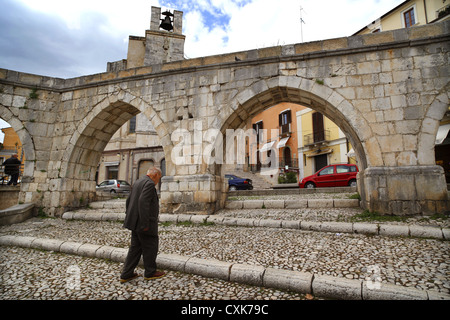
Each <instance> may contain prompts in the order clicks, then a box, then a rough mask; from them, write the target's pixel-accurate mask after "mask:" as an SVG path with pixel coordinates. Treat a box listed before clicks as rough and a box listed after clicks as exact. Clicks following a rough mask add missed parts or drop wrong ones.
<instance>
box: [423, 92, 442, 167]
mask: <svg viewBox="0 0 450 320" xmlns="http://www.w3.org/2000/svg"><path fill="white" fill-rule="evenodd" d="M449 89H450V84H447V86H445V87H444V89H443V90H441V92H440V94H438V95H436V97H435V98H434V99H433V101H432V102H431V103H430V105H429V106H428V108H427V109H426V113H425V117H424V118H423V120H422V123H421V127H420V131H419V132H420V133H419V135H418V141H417V162H418V164H419V165H435V164H436V162H435V154H434V147H435V143H436V134H437V131H438V129H439V123H440V121H441V120H442V118H443V117H444V115H445V112H446V111H447V110H448V107H449Z"/></svg>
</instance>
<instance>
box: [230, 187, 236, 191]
mask: <svg viewBox="0 0 450 320" xmlns="http://www.w3.org/2000/svg"><path fill="white" fill-rule="evenodd" d="M229 190H230V191H236V190H237V189H236V186H230V189H229Z"/></svg>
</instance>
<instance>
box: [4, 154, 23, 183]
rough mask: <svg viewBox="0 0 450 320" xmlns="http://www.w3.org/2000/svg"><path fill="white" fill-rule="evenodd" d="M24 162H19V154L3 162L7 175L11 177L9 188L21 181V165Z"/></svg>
mask: <svg viewBox="0 0 450 320" xmlns="http://www.w3.org/2000/svg"><path fill="white" fill-rule="evenodd" d="M21 164H22V162H20V160H19V156H18V155H17V154H13V155H12V156H11V158H9V159H7V160H6V161H5V162H3V165H4V166H5V173H6V174H8V175H10V176H11V179H9V182H8V186H10V185H11V184H13V185H17V180H19V173H20V168H19V167H20V165H21Z"/></svg>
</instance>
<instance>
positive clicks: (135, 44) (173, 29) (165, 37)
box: [107, 7, 186, 72]
mask: <svg viewBox="0 0 450 320" xmlns="http://www.w3.org/2000/svg"><path fill="white" fill-rule="evenodd" d="M182 31H183V12H182V11H177V10H174V11H173V13H172V12H170V11H169V10H166V11H164V12H163V13H162V14H161V8H158V7H152V13H151V19H150V30H146V31H145V37H139V36H129V40H128V53H127V59H123V60H120V61H115V62H108V65H107V71H108V72H114V71H119V70H125V69H130V68H138V67H143V66H151V65H155V64H161V63H166V62H172V61H178V60H183V59H184V40H185V38H186V37H185V36H184V35H183V34H182Z"/></svg>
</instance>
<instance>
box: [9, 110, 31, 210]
mask: <svg viewBox="0 0 450 320" xmlns="http://www.w3.org/2000/svg"><path fill="white" fill-rule="evenodd" d="M0 117H1V119H3V120H4V121H5V122H6V123H8V124H9V125H10V128H11V129H12V131H13V132H14V135H16V136H17V138H18V140H19V141H20V143H17V144H16V143H15V142H14V143H13V144H14V146H13V148H12V149H14V150H11V152H13V151H14V153H17V154H18V156H19V160H21V162H22V165H21V170H20V172H21V175H20V184H19V186H20V192H19V197H18V202H22V203H29V202H38V196H37V195H36V194H35V193H33V192H30V191H29V190H30V189H33V188H30V187H29V184H30V183H33V176H34V172H35V169H36V168H35V166H36V151H35V150H36V149H35V146H34V141H33V139H32V138H31V135H30V133H29V132H28V130H27V129H26V127H25V126H24V124H23V123H22V121H20V120H19V119H18V118H17V117H16V116H14V114H13V113H12V112H11V111H10V110H9V109H8V108H7V107H4V106H2V105H0ZM11 152H10V153H11ZM9 156H10V154H9V153H8V155H6V153H5V155H4V156H3V158H4V160H6V158H8V157H9Z"/></svg>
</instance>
